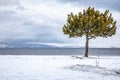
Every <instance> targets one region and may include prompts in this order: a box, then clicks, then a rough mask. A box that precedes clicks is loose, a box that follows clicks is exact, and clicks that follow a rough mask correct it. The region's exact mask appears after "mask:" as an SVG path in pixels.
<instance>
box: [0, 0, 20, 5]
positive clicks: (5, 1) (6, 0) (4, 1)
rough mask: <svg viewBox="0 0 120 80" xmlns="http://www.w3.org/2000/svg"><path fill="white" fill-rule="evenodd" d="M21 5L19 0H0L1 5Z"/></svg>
mask: <svg viewBox="0 0 120 80" xmlns="http://www.w3.org/2000/svg"><path fill="white" fill-rule="evenodd" d="M9 5H20V2H19V0H0V6H9Z"/></svg>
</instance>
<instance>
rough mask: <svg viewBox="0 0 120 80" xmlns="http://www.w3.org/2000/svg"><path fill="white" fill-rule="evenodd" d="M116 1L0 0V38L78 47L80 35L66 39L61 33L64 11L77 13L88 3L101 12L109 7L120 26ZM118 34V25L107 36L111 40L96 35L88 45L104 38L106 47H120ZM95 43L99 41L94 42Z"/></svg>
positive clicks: (119, 34)
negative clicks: (113, 34)
mask: <svg viewBox="0 0 120 80" xmlns="http://www.w3.org/2000/svg"><path fill="white" fill-rule="evenodd" d="M118 3H119V0H114V1H112V0H111V1H110V0H109V3H108V1H98V0H94V1H93V0H88V1H84V0H2V1H0V41H1V42H13V43H14V42H17V41H18V42H41V43H54V44H55V45H56V44H57V45H60V44H59V43H63V45H64V44H75V45H76V44H78V45H80V47H82V46H84V43H85V38H84V37H83V38H76V39H74V38H71V39H70V38H68V36H67V35H64V34H63V32H62V27H63V25H64V24H65V23H66V19H67V14H68V13H70V12H74V13H78V12H79V11H82V10H83V9H84V8H87V7H88V6H90V5H92V6H95V7H96V9H99V10H101V11H104V10H106V9H110V12H111V13H113V17H114V18H115V20H117V26H120V23H119V22H120V19H119V17H120V12H119V5H115V4H118ZM119 36H120V33H119V28H118V30H117V35H116V36H114V37H113V38H109V39H111V41H113V42H114V43H111V41H110V40H109V39H101V38H98V39H96V40H93V41H91V43H93V44H91V46H92V47H97V46H98V47H99V46H101V44H102V42H103V40H104V41H106V42H108V43H105V44H106V45H107V46H106V47H111V46H114V47H120V45H119V44H120V42H119V40H120V37H119ZM97 42H101V43H99V44H97ZM54 44H53V45H54ZM103 44H104V42H103ZM51 45H52V44H51ZM63 45H62V46H63ZM71 46H74V45H71Z"/></svg>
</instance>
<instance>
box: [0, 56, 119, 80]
mask: <svg viewBox="0 0 120 80" xmlns="http://www.w3.org/2000/svg"><path fill="white" fill-rule="evenodd" d="M0 80H120V57H119V56H118V57H117V56H116V57H115V56H114V57H110V56H106V57H97V56H93V57H89V58H85V57H78V56H59V55H57V56H54V55H49V56H47V55H46V56H43V55H41V56H33V55H31V56H30V55H19V56H18V55H6V56H5V55H0Z"/></svg>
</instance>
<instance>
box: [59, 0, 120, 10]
mask: <svg viewBox="0 0 120 80" xmlns="http://www.w3.org/2000/svg"><path fill="white" fill-rule="evenodd" d="M59 1H60V2H62V3H74V4H75V5H77V6H86V7H88V6H93V7H98V8H106V9H110V10H111V9H112V10H117V11H120V5H119V3H120V0H59Z"/></svg>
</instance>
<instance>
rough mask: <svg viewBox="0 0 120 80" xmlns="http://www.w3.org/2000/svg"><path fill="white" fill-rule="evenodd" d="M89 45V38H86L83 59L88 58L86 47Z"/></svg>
mask: <svg viewBox="0 0 120 80" xmlns="http://www.w3.org/2000/svg"><path fill="white" fill-rule="evenodd" d="M88 44H89V38H88V37H87V36H86V43H85V57H88V48H89V46H88Z"/></svg>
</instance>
